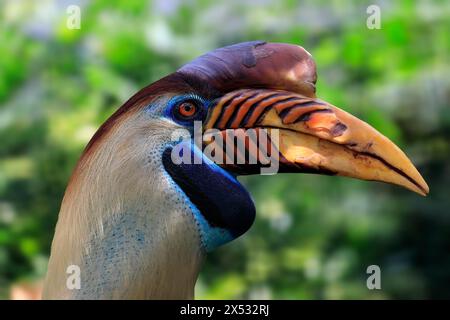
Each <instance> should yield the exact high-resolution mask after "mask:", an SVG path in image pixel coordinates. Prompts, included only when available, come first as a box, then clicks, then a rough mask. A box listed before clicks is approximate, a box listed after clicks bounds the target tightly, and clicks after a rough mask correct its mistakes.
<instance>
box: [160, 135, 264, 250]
mask: <svg viewBox="0 0 450 320" xmlns="http://www.w3.org/2000/svg"><path fill="white" fill-rule="evenodd" d="M180 143H181V144H183V145H182V146H181V148H179V147H180V145H178V146H177V148H176V149H177V152H178V151H179V150H182V152H189V153H190V155H191V162H190V163H181V164H175V163H174V161H172V156H171V154H172V150H174V149H173V148H174V147H173V146H171V147H168V148H167V149H166V150H165V151H164V153H163V158H162V160H163V165H164V168H165V169H166V171H167V173H168V174H169V175H170V176H171V177H172V179H173V180H174V182H175V183H176V184H177V185H178V186H179V188H180V189H181V190H182V191H183V192H184V193H185V194H186V195H187V197H188V198H189V200H190V201H191V202H192V204H193V205H194V206H195V209H196V210H194V216H195V219H196V221H197V223H198V225H199V229H200V230H199V231H200V235H201V238H202V243H203V246H204V247H205V249H206V251H211V250H213V249H214V248H216V247H218V246H220V245H222V244H225V243H227V242H229V241H231V240H233V239H235V238H237V237H239V236H240V235H242V234H243V233H245V232H246V231H247V230H248V229H249V228H250V227H251V225H252V224H253V221H254V219H255V205H254V203H253V201H252V199H251V197H250V194H249V193H248V191H247V190H246V189H245V188H244V187H243V186H242V185H241V184H240V183H239V182H238V181H237V180H236V178H235V177H234V176H232V175H231V174H229V173H228V172H227V171H225V170H224V169H222V168H220V167H219V166H217V165H216V164H215V163H213V162H212V161H211V160H210V159H208V158H207V157H206V156H204V155H203V153H202V152H201V151H200V150H199V149H198V148H197V147H196V146H195V145H194V144H193V143H192V142H191V141H182V142H180ZM194 159H196V161H195V162H194ZM200 162H201V163H200ZM196 163H199V164H196Z"/></svg>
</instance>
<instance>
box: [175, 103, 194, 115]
mask: <svg viewBox="0 0 450 320" xmlns="http://www.w3.org/2000/svg"><path fill="white" fill-rule="evenodd" d="M178 110H179V113H180V114H181V115H182V116H184V117H191V116H193V115H194V114H195V112H196V107H195V105H194V104H193V103H191V102H183V103H182V104H181V105H180V106H179V108H178Z"/></svg>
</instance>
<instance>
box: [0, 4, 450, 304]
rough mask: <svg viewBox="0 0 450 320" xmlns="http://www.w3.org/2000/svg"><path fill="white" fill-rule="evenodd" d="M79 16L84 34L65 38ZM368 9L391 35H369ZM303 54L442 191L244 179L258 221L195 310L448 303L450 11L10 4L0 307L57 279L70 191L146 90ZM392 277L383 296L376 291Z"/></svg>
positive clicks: (4, 10)
mask: <svg viewBox="0 0 450 320" xmlns="http://www.w3.org/2000/svg"><path fill="white" fill-rule="evenodd" d="M71 4H78V5H80V6H81V29H80V30H69V29H68V28H66V19H67V17H68V15H67V13H66V9H67V6H69V5H71ZM371 4H377V5H379V7H380V8H381V29H380V30H369V29H368V28H367V27H366V19H367V17H368V14H367V13H366V9H367V7H368V6H369V5H371ZM256 39H258V40H266V41H275V42H288V43H294V44H300V45H302V46H304V47H305V48H306V49H307V50H308V51H309V52H311V54H312V55H313V56H314V58H315V60H316V62H317V65H318V74H319V81H318V86H317V87H318V96H319V97H321V98H323V99H325V100H327V101H329V102H331V103H333V104H335V105H337V106H340V107H343V108H344V109H345V110H347V111H350V112H351V113H353V114H354V115H356V116H357V117H359V118H361V119H363V120H365V121H367V122H368V123H370V124H371V125H373V126H374V127H375V128H377V129H378V130H379V131H381V132H382V133H384V134H385V135H387V136H388V137H390V138H391V139H392V140H393V141H394V142H395V143H397V144H398V145H399V146H400V147H401V148H402V149H403V150H405V151H406V153H407V154H408V155H409V156H410V157H411V159H412V160H413V162H414V163H415V164H416V165H417V167H418V169H419V171H420V172H421V173H422V174H423V176H424V177H425V179H426V180H427V182H428V184H429V185H430V189H431V193H430V195H429V196H428V197H426V198H423V197H420V196H418V195H416V194H413V193H411V192H408V191H405V190H403V189H401V188H399V187H394V186H389V185H386V184H382V183H369V182H364V181H357V180H352V179H345V178H338V177H325V176H315V175H288V174H285V175H277V176H271V177H267V176H265V177H260V176H255V177H248V178H245V179H242V181H243V183H245V184H246V185H247V186H248V188H249V189H250V191H251V193H252V195H253V196H254V198H255V202H256V206H257V220H256V222H255V224H254V226H253V227H252V228H251V230H250V231H249V232H248V233H247V234H246V235H245V236H243V237H242V238H240V239H238V240H236V241H234V242H232V243H231V244H228V245H226V246H224V247H222V248H220V249H218V250H217V251H215V252H214V253H212V254H211V255H210V256H209V257H208V259H207V261H206V265H205V267H204V269H203V271H202V273H201V276H200V279H199V281H198V284H197V287H196V295H197V298H206V299H216V298H223V299H229V298H281V299H314V298H318V299H345V298H357V299H396V298H406V299H410V298H450V287H449V286H450V212H449V208H450V194H449V184H450V161H449V155H450V144H449V137H450V77H449V74H450V64H449V53H450V2H449V1H377V0H370V1H356V0H355V1H316V0H315V1H312V0H311V1H294V0H283V1H277V0H251V1H243V0H232V1H222V2H219V1H212V0H200V1H181V0H155V1H142V0H136V1H134V0H133V1H131V0H120V1H107V0H98V1H92V2H89V1H75V0H73V1H56V0H55V1H18V0H7V1H4V0H3V1H2V2H1V3H0V139H1V144H0V298H8V297H9V288H10V286H11V285H12V284H14V283H22V282H36V281H39V279H42V277H43V276H44V274H45V270H46V264H47V259H48V255H49V249H50V242H51V239H52V236H53V230H54V226H55V222H56V218H57V214H58V211H59V206H60V202H61V199H62V196H63V193H64V189H65V186H66V183H67V181H68V177H69V175H70V173H71V171H72V169H73V167H74V165H75V162H76V161H77V159H78V157H79V156H80V153H81V152H82V149H83V147H84V146H85V145H86V143H87V142H88V140H89V139H90V137H91V136H92V134H93V133H94V132H95V130H96V128H98V126H99V125H100V124H101V123H102V122H103V121H104V120H105V119H107V117H108V116H109V115H111V113H112V112H113V111H114V110H115V109H117V108H118V107H119V106H120V105H121V104H122V103H123V102H124V101H126V100H127V98H129V97H130V96H131V95H132V94H133V93H134V92H136V91H137V90H138V89H140V88H141V87H144V86H146V85H148V84H149V83H151V82H153V81H155V80H157V79H159V78H160V77H162V76H164V75H166V74H168V73H171V72H173V71H174V70H175V69H177V68H178V67H179V66H181V65H182V64H184V63H186V62H187V61H189V60H190V59H192V58H194V57H196V56H198V55H200V54H202V53H204V52H207V51H209V50H211V49H214V48H217V47H221V46H224V45H228V44H232V43H236V42H241V41H248V40H256ZM371 264H376V265H379V266H380V268H381V285H382V290H368V289H367V287H366V279H367V277H368V275H367V274H366V268H367V266H369V265H371Z"/></svg>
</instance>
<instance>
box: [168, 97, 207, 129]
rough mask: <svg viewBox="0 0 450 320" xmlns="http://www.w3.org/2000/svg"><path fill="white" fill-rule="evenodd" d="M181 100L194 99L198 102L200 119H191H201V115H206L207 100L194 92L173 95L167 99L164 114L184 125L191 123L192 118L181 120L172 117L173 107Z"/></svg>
mask: <svg viewBox="0 0 450 320" xmlns="http://www.w3.org/2000/svg"><path fill="white" fill-rule="evenodd" d="M183 101H196V102H198V106H199V107H201V108H202V110H200V114H199V116H200V119H193V120H202V118H201V116H202V115H206V111H207V109H208V107H209V102H208V101H207V100H205V99H203V98H202V97H200V96H198V95H196V94H185V95H180V96H174V97H172V98H171V99H170V100H169V102H168V103H167V107H166V110H165V112H164V116H165V117H166V118H169V119H171V120H173V121H175V122H177V123H179V124H182V125H186V126H190V125H192V120H185V121H183V120H180V119H177V118H175V117H174V114H173V108H174V107H176V106H178V105H179V104H180V103H181V102H183Z"/></svg>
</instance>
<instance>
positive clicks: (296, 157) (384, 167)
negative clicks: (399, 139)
mask: <svg viewBox="0 0 450 320" xmlns="http://www.w3.org/2000/svg"><path fill="white" fill-rule="evenodd" d="M250 128H255V129H264V128H266V129H270V130H267V131H268V133H269V139H271V140H272V141H271V146H270V150H271V152H279V161H280V171H282V172H309V173H311V172H313V173H321V174H335V175H340V176H347V177H353V178H358V179H364V180H376V181H383V182H387V183H391V184H396V185H400V186H403V187H405V188H407V189H409V190H411V191H414V192H416V193H418V194H421V195H423V196H425V195H427V194H428V192H429V188H428V185H427V184H426V182H425V180H424V179H423V178H422V176H421V175H420V173H419V172H418V171H417V169H416V168H415V167H414V165H413V164H412V163H411V161H410V160H409V159H408V157H407V156H406V155H405V154H404V153H403V151H402V150H400V148H398V147H397V146H396V145H395V144H394V143H393V142H392V141H390V140H389V139H388V138H386V137H385V136H384V135H382V134H381V133H380V132H378V131H377V130H375V129H374V128H373V127H371V126H370V125H368V124H367V123H365V122H364V121H362V120H360V119H358V118H356V117H354V116H352V115H351V114H349V113H347V112H345V111H343V110H341V109H339V108H337V107H335V106H333V105H331V104H329V103H327V102H325V101H322V100H319V99H316V98H315V97H308V96H304V95H301V94H299V93H294V92H290V91H282V90H269V89H243V90H235V91H232V92H230V93H228V94H226V95H224V96H223V97H221V98H219V99H218V100H217V101H216V102H215V103H214V105H213V106H212V107H211V108H210V111H209V114H208V118H207V120H206V123H205V124H204V130H208V129H218V130H220V131H221V132H222V133H223V136H224V137H226V136H227V132H229V131H230V130H231V131H235V132H236V131H239V134H236V135H235V137H238V138H239V136H242V137H243V139H247V140H246V142H245V146H246V148H248V147H249V141H248V137H245V132H246V130H248V129H250ZM275 129H277V130H278V133H277V136H276V137H277V140H279V141H273V140H274V137H275V136H274V134H273V132H274V131H273V130H275ZM210 143H214V139H210V140H208V141H206V144H210ZM258 148H261V146H260V145H258ZM222 166H224V167H225V168H227V169H228V170H230V171H235V172H236V173H239V174H248V173H254V170H247V169H248V168H250V167H247V168H246V166H245V165H240V166H237V165H229V164H223V165H222Z"/></svg>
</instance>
